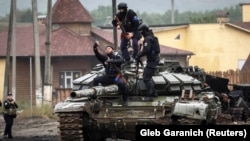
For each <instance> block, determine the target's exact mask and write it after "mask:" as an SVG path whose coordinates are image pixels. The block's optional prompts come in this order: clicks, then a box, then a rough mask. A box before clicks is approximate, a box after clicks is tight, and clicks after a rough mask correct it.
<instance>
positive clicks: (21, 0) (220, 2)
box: [0, 0, 250, 17]
mask: <svg viewBox="0 0 250 141" xmlns="http://www.w3.org/2000/svg"><path fill="white" fill-rule="evenodd" d="M10 1H11V0H0V17H1V16H5V15H6V14H8V13H9V11H10V10H9V9H10ZM16 1H17V8H18V9H21V10H23V9H28V8H30V9H31V0H16ZM47 1H48V0H37V3H38V6H37V7H38V12H40V13H44V14H46V12H47ZM80 1H81V3H82V4H83V5H84V7H85V8H86V9H87V10H89V11H92V10H94V9H97V8H98V6H100V5H105V6H107V5H110V6H111V5H112V0H80ZM172 1H173V2H174V3H173V5H174V9H175V10H178V11H179V12H185V11H206V10H216V9H223V8H225V7H231V6H235V5H239V4H240V3H250V0H116V3H117V4H118V3H120V2H126V3H127V4H128V7H129V8H131V9H133V10H135V11H139V12H140V13H142V12H147V13H160V14H163V13H164V12H165V11H168V10H171V6H172ZM52 2H53V4H54V3H55V2H56V0H52Z"/></svg>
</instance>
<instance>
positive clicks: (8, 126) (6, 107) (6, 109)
mask: <svg viewBox="0 0 250 141" xmlns="http://www.w3.org/2000/svg"><path fill="white" fill-rule="evenodd" d="M17 108H18V106H17V104H16V102H15V101H14V99H13V98H12V94H11V93H9V94H8V95H7V99H6V100H5V101H4V103H3V117H4V121H5V130H4V138H13V137H12V131H11V130H12V125H13V121H14V118H16V109H17Z"/></svg>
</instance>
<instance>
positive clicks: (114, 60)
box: [93, 41, 128, 106]
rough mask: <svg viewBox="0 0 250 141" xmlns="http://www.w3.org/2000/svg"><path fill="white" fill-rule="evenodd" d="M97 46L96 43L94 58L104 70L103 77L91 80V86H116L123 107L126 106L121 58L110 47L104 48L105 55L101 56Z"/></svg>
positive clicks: (126, 92)
mask: <svg viewBox="0 0 250 141" xmlns="http://www.w3.org/2000/svg"><path fill="white" fill-rule="evenodd" d="M98 46H99V42H98V41H96V42H95V44H94V46H93V49H94V53H95V56H96V58H97V59H98V60H99V61H100V62H101V63H102V64H103V66H104V68H105V73H106V74H105V75H103V76H98V77H96V78H94V80H93V86H97V85H99V83H100V84H102V85H111V84H117V85H118V87H119V89H120V91H121V94H122V99H123V106H127V104H128V96H127V94H128V88H127V85H126V81H125V80H124V79H123V77H122V76H121V72H120V71H121V65H122V63H124V60H123V57H121V55H119V54H116V52H114V48H113V47H112V46H106V48H105V53H106V55H103V54H101V53H100V52H99V51H98V49H97V47H98Z"/></svg>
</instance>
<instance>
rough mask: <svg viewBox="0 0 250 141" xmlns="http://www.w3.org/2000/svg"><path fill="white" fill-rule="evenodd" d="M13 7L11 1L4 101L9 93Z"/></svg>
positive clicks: (12, 1) (12, 0)
mask: <svg viewBox="0 0 250 141" xmlns="http://www.w3.org/2000/svg"><path fill="white" fill-rule="evenodd" d="M13 6H14V0H11V4H10V17H9V29H8V40H7V50H6V63H5V72H4V92H3V93H4V95H3V98H4V99H6V96H7V94H8V92H9V66H10V51H11V44H12V29H13Z"/></svg>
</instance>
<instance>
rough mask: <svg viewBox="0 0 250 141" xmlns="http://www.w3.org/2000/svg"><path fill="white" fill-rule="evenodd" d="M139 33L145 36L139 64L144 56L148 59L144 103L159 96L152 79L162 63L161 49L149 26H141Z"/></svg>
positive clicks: (138, 57) (137, 57) (144, 77)
mask: <svg viewBox="0 0 250 141" xmlns="http://www.w3.org/2000/svg"><path fill="white" fill-rule="evenodd" d="M138 31H139V32H140V33H141V35H142V36H143V38H144V40H143V49H142V51H140V52H139V53H138V54H137V56H136V62H137V64H138V63H139V62H140V58H141V57H143V56H146V57H147V62H146V67H145V68H144V70H143V82H144V83H145V85H146V88H147V91H146V97H145V99H144V101H152V100H153V97H155V96H157V93H156V91H155V89H154V82H153V80H152V77H153V75H154V73H155V71H156V66H157V65H158V64H159V62H160V56H159V54H160V47H159V42H158V39H157V40H156V37H155V36H154V35H153V32H152V30H149V27H148V25H146V24H141V25H140V26H139V27H138ZM156 44H157V45H156Z"/></svg>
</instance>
